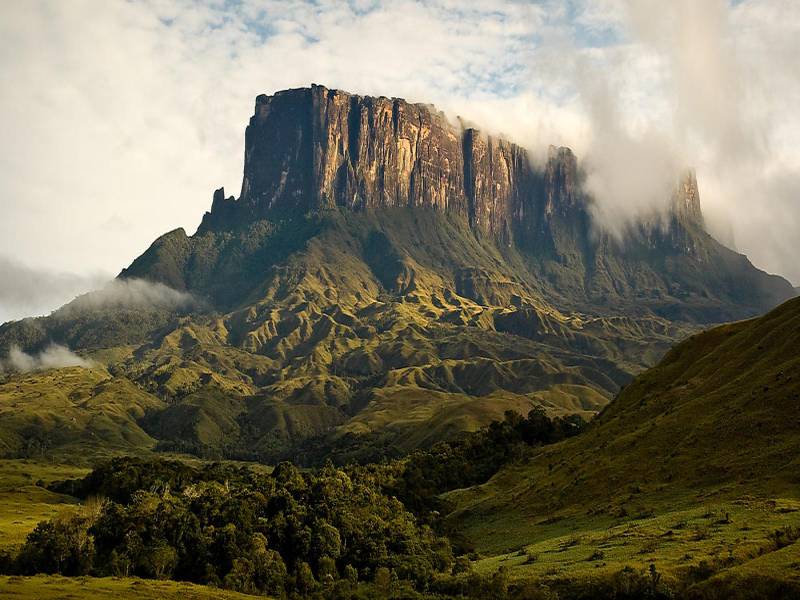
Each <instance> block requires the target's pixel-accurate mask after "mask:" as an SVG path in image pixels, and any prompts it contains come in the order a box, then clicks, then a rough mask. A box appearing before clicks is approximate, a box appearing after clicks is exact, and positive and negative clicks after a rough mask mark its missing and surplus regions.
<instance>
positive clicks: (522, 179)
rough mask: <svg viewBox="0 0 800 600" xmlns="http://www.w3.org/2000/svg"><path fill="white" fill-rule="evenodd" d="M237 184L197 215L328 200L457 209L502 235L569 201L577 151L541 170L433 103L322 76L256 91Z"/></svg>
mask: <svg viewBox="0 0 800 600" xmlns="http://www.w3.org/2000/svg"><path fill="white" fill-rule="evenodd" d="M245 138H246V142H245V146H246V148H245V166H244V178H243V183H242V190H241V195H240V197H239V199H238V200H234V199H233V198H228V199H226V198H225V197H224V192H223V191H222V190H218V191H217V192H215V195H214V201H213V205H212V210H211V213H210V214H208V215H207V216H206V219H205V221H204V224H205V226H207V227H211V226H213V225H214V224H219V223H228V222H230V220H231V219H234V218H236V217H235V216H234V213H237V212H241V211H244V212H245V213H247V215H248V216H249V217H266V216H269V215H271V214H275V213H280V212H287V211H288V212H295V213H297V212H299V213H301V214H302V213H305V212H307V211H309V210H322V209H327V208H333V207H347V208H350V209H354V210H361V209H369V208H382V207H425V208H433V209H437V210H441V211H447V212H453V213H456V214H459V215H463V216H464V217H466V218H467V219H469V222H470V223H471V224H472V225H474V226H475V227H477V228H480V229H481V230H483V231H485V232H488V233H491V234H493V235H495V236H498V237H499V238H500V239H503V240H505V241H507V242H509V243H511V242H512V241H513V240H514V239H515V238H525V237H530V236H532V235H534V234H535V232H536V230H537V227H538V226H539V225H541V223H542V220H543V218H545V215H546V214H548V213H551V212H553V211H554V210H555V211H558V210H568V209H569V207H570V206H573V205H575V204H577V203H578V202H579V194H578V191H577V187H576V186H574V185H573V182H574V180H575V177H576V176H575V173H576V161H575V157H574V155H573V154H572V152H571V151H570V150H569V149H568V148H559V149H557V150H556V149H554V150H553V153H552V155H551V157H550V161H549V164H548V166H547V168H546V171H545V173H546V174H545V175H544V176H543V174H542V173H541V172H539V171H537V170H536V169H534V168H533V167H532V165H531V162H530V159H529V157H528V154H527V152H526V150H525V149H523V148H521V147H520V146H517V145H515V144H513V143H511V142H509V141H507V140H504V139H499V138H496V137H492V136H488V135H485V134H482V133H481V132H480V131H478V130H476V129H473V128H462V127H460V126H459V125H456V124H453V123H451V122H450V121H448V120H447V118H446V117H445V115H444V114H443V113H441V112H439V111H437V110H436V109H434V108H433V107H431V106H428V105H423V104H410V103H408V102H406V101H405V100H402V99H398V98H392V99H389V98H383V97H380V98H373V97H368V96H356V95H352V94H348V93H345V92H341V91H338V90H329V89H327V88H324V87H322V86H312V87H311V88H302V89H295V90H287V91H283V92H278V93H276V94H274V95H272V96H266V95H261V96H258V98H256V106H255V112H254V115H253V117H252V118H251V119H250V124H249V125H248V127H247V132H246V135H245ZM562 200H563V201H565V202H567V204H568V205H567V206H565V207H561V208H558V207H556V205H557V204H558V203H559V202H561V201H562Z"/></svg>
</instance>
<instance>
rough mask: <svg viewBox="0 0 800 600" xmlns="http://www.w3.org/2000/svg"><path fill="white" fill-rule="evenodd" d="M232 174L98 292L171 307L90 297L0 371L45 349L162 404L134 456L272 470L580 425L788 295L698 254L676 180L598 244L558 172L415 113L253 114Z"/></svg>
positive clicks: (17, 335) (354, 108)
mask: <svg viewBox="0 0 800 600" xmlns="http://www.w3.org/2000/svg"><path fill="white" fill-rule="evenodd" d="M244 162H245V164H244V178H243V184H242V189H241V193H240V196H239V197H238V198H234V197H226V196H225V193H224V190H221V189H220V190H218V191H217V192H215V193H214V197H213V202H212V207H211V211H210V212H209V213H207V214H206V215H205V217H204V219H203V222H202V224H201V226H200V228H199V229H198V231H197V232H196V233H194V234H193V235H191V236H189V235H187V234H186V232H185V231H183V230H182V229H176V230H174V231H171V232H169V233H166V234H165V235H163V236H162V237H160V238H159V239H158V240H156V241H155V242H154V243H153V244H152V245H151V246H150V248H148V249H147V251H145V252H144V253H143V254H142V256H140V257H139V258H137V259H136V260H135V261H134V262H133V263H132V264H131V265H130V266H129V267H128V268H127V269H124V270H123V271H122V273H121V274H120V276H119V278H118V282H135V281H146V282H149V283H151V284H159V285H161V286H162V287H163V286H168V287H169V288H172V290H176V291H177V292H172V294H173V296H174V294H175V293H177V294H179V295H181V294H183V295H185V296H187V297H191V298H192V302H185V301H183V300H181V301H180V302H172V301H171V300H170V302H161V303H159V302H155V303H153V302H150V300H153V299H154V298H160V297H161V296H159V295H158V294H144V295H142V294H138V295H137V298H138V299H139V300H138V301H139V304H137V305H130V303H126V301H124V298H123V300H122V301H121V300H119V299H118V298H117V297H116V296H114V299H113V301H112V300H108V295H106V296H103V295H102V294H100V295H97V294H89V295H87V296H85V297H83V298H80V299H78V300H76V301H75V302H73V303H71V304H70V305H67V306H66V307H64V308H62V309H60V310H59V311H57V312H56V313H54V314H53V315H52V316H50V317H45V318H41V319H28V320H23V321H18V322H13V323H8V324H5V325H3V326H1V327H0V356H2V355H3V354H4V353H5V351H7V350H9V349H10V348H11V347H12V345H16V346H19V347H20V348H22V349H23V350H25V351H27V352H31V353H35V352H38V351H40V350H41V349H43V348H45V347H46V346H47V345H48V344H50V343H52V342H56V343H59V344H63V345H66V346H68V347H69V348H71V349H72V350H75V351H78V352H80V353H81V354H82V355H84V356H87V357H90V358H92V359H93V360H95V361H96V362H97V363H98V364H99V365H100V367H101V368H102V369H105V370H107V372H108V373H109V374H111V376H113V377H115V378H117V379H118V380H125V381H127V382H129V383H131V384H132V385H135V387H136V388H137V389H138V390H140V391H141V392H142V393H143V394H146V395H147V396H148V398H152V399H155V400H156V401H157V402H158V403H161V404H158V405H156V404H153V403H152V402H151V405H149V406H148V408H147V410H145V411H144V413H143V414H142V415H141V416H138V417H136V419H135V424H136V426H137V427H141V428H142V431H143V432H145V433H146V435H147V436H148V437H141V436H140V437H137V438H136V439H137V440H140V442H137V443H141V444H142V447H148V448H149V447H150V444H151V440H156V442H157V447H158V448H160V449H169V450H183V451H189V452H194V453H198V454H201V455H204V456H234V457H239V458H260V459H264V460H274V459H275V458H276V457H280V456H285V455H287V453H289V454H288V455H289V456H295V455H294V454H292V452H293V450H292V447H293V446H294V445H295V444H296V443H298V441H301V440H303V439H305V438H320V437H322V438H327V439H332V438H335V437H338V436H341V435H343V434H345V433H352V434H354V435H361V436H363V437H364V438H365V439H370V438H371V437H374V436H381V445H384V446H387V447H398V448H400V449H409V448H412V447H415V446H424V445H429V444H431V443H433V442H435V441H436V440H438V439H442V438H446V437H449V436H452V435H455V434H457V433H458V432H461V431H464V430H472V429H475V428H477V427H479V426H481V425H483V424H486V423H488V422H489V421H491V420H492V419H496V418H500V417H501V416H502V414H503V412H504V411H506V410H509V409H510V410H516V411H518V412H521V413H526V412H527V411H528V410H529V409H530V408H531V407H533V406H537V405H538V406H543V407H545V408H546V409H547V410H548V411H549V412H550V413H551V414H564V413H579V414H582V415H584V416H586V417H589V416H592V415H594V414H596V413H597V412H598V411H600V410H601V409H602V408H603V407H604V406H605V405H606V404H607V402H608V401H609V400H610V399H611V398H612V397H613V396H614V395H615V394H616V393H617V391H618V390H619V388H620V386H622V385H624V384H625V383H627V382H628V381H630V379H631V378H632V377H633V375H635V374H636V373H638V372H640V371H641V370H642V369H644V368H646V367H648V366H650V365H652V364H654V363H655V362H656V361H657V360H658V359H659V358H660V357H661V356H662V355H663V353H664V352H666V350H667V349H668V348H669V347H670V346H671V345H672V344H673V343H674V342H675V341H676V340H679V339H682V338H684V337H685V336H687V335H688V334H690V333H692V332H694V331H697V330H698V329H699V328H700V327H702V326H705V325H707V324H711V323H717V322H722V321H727V320H731V319H740V318H746V317H750V316H754V315H756V314H760V313H762V312H763V311H765V310H768V309H769V308H771V307H773V306H775V305H776V304H778V303H779V302H781V301H783V300H785V299H787V298H789V297H791V296H792V295H793V294H794V290H793V288H792V287H791V285H790V284H789V283H788V282H786V281H785V280H783V279H782V278H780V277H776V276H772V275H767V274H766V273H764V272H762V271H760V270H758V269H756V268H755V267H753V265H752V264H750V262H749V261H748V260H747V258H746V257H744V256H742V255H739V254H736V253H735V252H733V251H731V250H729V249H727V248H725V247H724V246H722V245H720V244H719V243H718V242H716V241H715V240H714V239H713V238H712V237H711V236H710V235H708V233H706V231H705V228H704V222H703V216H702V210H701V206H700V196H699V190H698V187H697V182H696V180H695V177H694V174H693V173H691V172H687V173H685V174H684V175H683V176H680V177H679V176H678V174H676V186H675V190H674V192H673V194H672V196H671V197H670V198H665V201H664V207H665V210H664V213H665V217H664V218H663V219H661V220H653V221H652V222H649V223H642V224H640V226H639V227H638V228H637V229H636V230H635V231H631V232H630V234H629V236H628V237H627V238H626V240H625V241H624V242H620V241H617V240H615V239H614V238H612V237H610V236H608V235H605V234H603V233H602V232H600V231H598V230H596V229H595V228H594V227H593V225H592V222H591V217H590V203H591V201H592V200H591V198H589V197H587V195H586V194H585V193H584V191H583V188H582V180H583V175H582V173H581V171H580V169H579V167H578V162H577V159H576V157H575V156H574V155H573V153H572V152H571V151H570V150H569V149H567V148H559V149H556V148H552V149H551V151H550V155H549V159H548V161H547V162H546V164H545V165H543V166H536V165H534V164H533V163H532V162H531V160H530V158H529V156H528V154H527V152H526V151H525V150H524V149H523V148H521V147H519V146H517V145H515V144H513V143H511V142H509V141H506V140H503V139H498V138H494V137H491V136H486V135H483V134H481V133H480V132H478V131H477V130H475V129H470V128H462V127H461V126H459V125H454V124H452V123H450V122H449V121H447V119H446V118H445V117H444V115H443V114H441V113H439V112H438V111H436V110H435V109H434V108H432V107H430V106H427V105H417V104H409V103H407V102H405V101H403V100H400V99H387V98H372V97H362V96H355V95H351V94H347V93H345V92H340V91H336V90H329V89H326V88H324V87H321V86H312V87H311V88H304V89H297V90H287V91H284V92H279V93H277V94H275V95H273V96H263V95H262V96H259V97H258V98H257V99H256V106H255V112H254V115H253V117H252V118H251V119H250V124H249V126H248V127H247V131H246V135H245V161H244ZM131 285H139V284H133V283H132V284H131ZM162 295H163V294H162ZM166 296H167V299H168V300H169V299H170V298H172V296H170V295H169V294H167V295H166ZM181 297H182V296H181ZM142 298H144V300H145V301H147V302H145V303H144V304H142ZM174 299H175V298H172V300H174ZM17 377H19V376H18V375H10V376H9V375H6V378H7V379H8V384H9V385H12V386H15V385H18V383H17V381H18V380H17V379H15V378H17ZM30 377H34V378H35V376H29V378H30ZM47 377H50V379H46V378H43V379H42V385H44V383H45V382H46V381H49V382H50V385H53V386H55V387H57V386H58V385H59V383H58V381H57V379H58V378H57V377H56V378H52V376H50V375H48V376H47ZM81 390H82V391H80V392H78V393H77V394H78V395H76V396H74V399H79V400H80V401H81V402H84V401H85V402H89V401H90V400H91V399H92V398H94V397H95V395H94V394H95V392H94V391H93V390H94V388H88V387H87V388H83V387H82V388H81ZM84 392H85V395H84ZM44 393H47V392H44ZM6 400H8V401H11V396H6V395H3V396H0V401H1V402H5V401H6ZM12 406H13V407H16V408H11V409H8V410H10V411H11V412H12V413H13V412H14V411H23V410H24V406H23V405H22V404H19V403H17V404H13V403H12ZM10 422H15V423H16V422H17V421H10ZM19 422H23V421H19ZM24 422H25V423H36V422H37V421H36V420H35V419H33V420H27V421H24ZM114 422H115V423H116V422H117V421H114ZM126 426H127V425H126ZM9 427H10V426H9ZM26 427H28V428H27V429H25V432H24V434H23V433H21V432H17V433H15V434H13V435H12V434H9V435H10V436H11V437H10V439H16V440H17V441H16V442H14V443H13V444H12V445H10V446H9V448H11V449H10V450H5V452H6V453H10V454H11V455H13V454H14V452H16V450H13V448H18V447H20V444H22V446H25V444H27V442H25V443H23V442H21V441H19V440H21V439H23V438H24V439H28V438H30V437H33V438H35V437H36V435H38V433H39V432H38V431H36V430H35V429H36V426H35V425H30V426H28V425H26ZM31 428H33V429H31ZM14 435H16V436H17V437H16V438H14V437H13V436H14ZM137 435H138V433H137ZM20 436H22V437H20ZM26 436H27V437H26Z"/></svg>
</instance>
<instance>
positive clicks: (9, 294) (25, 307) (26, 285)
mask: <svg viewBox="0 0 800 600" xmlns="http://www.w3.org/2000/svg"><path fill="white" fill-rule="evenodd" d="M109 279H111V276H110V275H104V274H102V273H89V274H86V275H80V274H75V273H64V272H59V271H53V270H51V269H36V268H32V267H30V266H28V265H25V264H23V263H20V262H19V261H17V260H15V259H13V258H9V257H4V256H0V323H3V322H5V321H9V320H11V319H21V318H22V317H29V316H36V315H44V314H47V313H49V312H50V311H51V310H53V309H54V308H55V307H57V306H61V305H62V304H64V303H65V302H69V301H70V300H72V299H73V298H75V297H76V296H77V295H78V294H82V293H83V292H85V291H86V290H87V289H92V288H96V287H99V286H101V285H103V284H104V283H105V282H107V281H108V280H109Z"/></svg>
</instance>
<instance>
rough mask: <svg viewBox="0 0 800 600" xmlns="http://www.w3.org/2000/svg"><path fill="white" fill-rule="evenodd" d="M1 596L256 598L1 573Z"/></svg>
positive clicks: (174, 585) (115, 580) (168, 584)
mask: <svg viewBox="0 0 800 600" xmlns="http://www.w3.org/2000/svg"><path fill="white" fill-rule="evenodd" d="M0 596H2V597H3V598H8V599H15V598H19V599H23V598H24V599H26V600H27V599H33V598H36V599H37V600H62V599H66V598H70V599H79V598H117V599H119V600H128V599H130V600H151V599H152V600H161V599H162V598H163V599H164V600H170V599H174V600H237V599H240V600H244V599H246V598H253V596H249V595H247V594H239V593H236V592H229V591H226V590H219V589H215V588H210V587H207V586H202V585H196V584H192V583H185V582H177V581H154V580H150V579H136V578H127V577H101V578H98V577H59V576H52V575H37V576H35V577H7V576H0Z"/></svg>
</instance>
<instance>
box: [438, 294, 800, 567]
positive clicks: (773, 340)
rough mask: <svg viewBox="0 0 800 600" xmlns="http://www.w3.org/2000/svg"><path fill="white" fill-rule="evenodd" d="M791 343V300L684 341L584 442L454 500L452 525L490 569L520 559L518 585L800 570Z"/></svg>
mask: <svg viewBox="0 0 800 600" xmlns="http://www.w3.org/2000/svg"><path fill="white" fill-rule="evenodd" d="M799 344H800V300H792V301H789V302H787V303H785V304H784V305H782V306H781V307H779V308H777V309H775V310H774V311H772V312H770V313H768V314H767V315H765V316H763V317H760V318H757V319H753V320H750V321H744V322H739V323H732V324H729V325H724V326H721V327H718V328H715V329H712V330H709V331H707V332H704V333H702V334H699V335H696V336H694V337H692V338H690V339H689V340H687V341H686V342H684V343H682V344H680V345H678V346H677V347H676V348H675V349H674V350H672V351H671V352H670V353H669V354H668V355H667V356H666V357H665V359H664V360H663V361H662V362H661V363H660V364H659V365H658V366H657V367H654V368H653V369H650V370H648V371H646V372H645V373H643V374H642V375H641V376H639V377H638V378H637V379H636V380H635V381H634V382H633V383H632V384H631V385H629V386H627V387H626V388H625V389H624V390H623V391H622V392H621V394H620V395H619V397H618V398H617V399H616V400H615V401H614V402H613V403H612V404H611V405H609V407H608V408H607V409H606V410H605V411H604V412H603V413H602V414H601V415H600V416H599V417H598V418H597V419H596V420H595V421H593V422H592V423H591V425H590V426H589V427H588V428H587V429H586V431H585V432H584V433H582V434H581V435H580V436H577V437H576V438H573V439H570V440H566V441H564V442H562V443H560V444H556V445H553V446H548V447H543V448H541V449H539V450H536V451H534V452H532V453H531V454H530V456H528V457H526V459H525V460H523V461H520V462H518V463H516V464H513V465H509V466H506V467H505V468H503V469H501V471H500V472H499V473H498V474H497V475H496V476H495V477H494V478H493V479H492V480H490V481H489V482H487V483H486V484H485V485H483V486H480V487H477V488H474V489H471V490H464V491H459V492H454V493H452V494H449V495H448V500H449V501H451V502H454V503H455V504H456V505H457V507H458V508H457V510H456V511H455V512H454V514H453V515H451V519H450V523H451V526H453V527H462V528H464V530H465V532H466V534H467V535H468V536H469V537H470V539H472V540H474V542H475V543H476V545H477V547H478V549H479V550H480V551H482V552H486V553H492V554H497V555H498V557H497V558H494V559H487V561H489V562H488V563H487V567H486V568H489V569H491V568H492V567H491V564H492V561H495V562H494V565H495V568H496V565H497V562H496V561H498V560H501V559H502V558H504V557H505V558H508V557H510V556H512V555H513V553H514V552H517V551H518V550H519V551H520V552H521V555H522V558H520V559H516V560H514V562H513V563H510V564H509V563H506V564H509V566H512V564H513V567H514V568H513V569H512V573H513V574H514V576H517V577H526V576H528V577H529V576H539V577H541V576H544V575H545V574H547V573H548V571H551V572H550V576H555V575H556V574H557V573H566V572H570V573H572V574H573V575H574V574H575V573H576V570H577V571H578V572H579V571H580V570H587V571H589V572H591V571H592V570H594V569H595V566H596V565H607V566H608V568H609V569H613V568H619V566H620V565H621V564H625V562H629V564H630V563H633V564H636V562H637V561H638V562H639V563H640V564H641V563H644V562H645V561H649V560H656V561H658V562H660V564H661V565H662V566H664V567H666V566H669V567H670V568H671V569H673V570H674V571H675V573H678V574H680V573H685V572H686V571H687V570H688V569H690V568H696V567H697V565H698V564H699V562H701V561H702V560H706V562H707V564H708V565H711V568H710V569H709V571H708V576H710V575H711V574H713V573H714V572H715V571H716V570H723V572H724V573H728V572H729V571H730V572H733V571H735V570H738V571H739V572H742V573H744V572H748V566H747V565H748V564H749V563H750V562H752V561H756V560H761V559H760V558H759V557H760V556H761V555H762V554H764V553H767V554H771V553H773V552H777V551H779V550H780V551H781V552H782V553H788V556H794V557H795V558H794V563H793V562H792V560H791V559H790V560H789V561H788V563H786V564H787V565H791V564H800V545H798V544H797V543H795V542H794V539H795V538H796V535H795V533H794V532H796V528H797V527H798V526H800V517H798V514H800V511H798V508H799V506H798V498H800V479H798V473H800V471H799V470H798V466H799V465H798V460H799V459H798V457H800V435H798V432H800V423H799V422H798V420H797V408H798V406H799V404H798V403H799V402H800V377H799V376H798V374H799V373H800V345H799ZM702 515H709V516H708V517H703V516H702ZM512 523H513V524H515V525H514V527H511V525H510V524H512ZM509 531H513V534H512V535H509ZM786 536H788V537H786ZM780 539H784V540H785V542H781V541H779V540H780ZM706 540H707V541H706ZM784 546H785V547H786V550H785V551H784V550H783V548H784ZM728 548H739V550H740V551H741V553H740V554H739V553H733V554H731V555H730V556H728V550H727V549H728ZM573 551H574V553H573ZM509 552H511V554H508V553H509ZM552 552H557V554H550V553H552ZM639 552H641V554H639ZM528 553H530V554H531V555H533V556H536V557H542V558H541V560H536V559H534V560H531V561H527V559H526V556H527V555H528ZM595 554H596V556H595ZM684 554H685V556H684ZM548 555H550V556H549V557H548V558H547V559H545V558H544V557H545V556H548ZM590 556H594V558H592V559H591V560H588V558H587V557H590ZM556 557H557V558H556ZM581 557H583V558H587V560H585V561H584V560H583V559H582V558H581ZM637 557H638V560H637ZM553 561H555V562H556V563H557V564H554V563H553ZM726 561H729V562H726ZM764 563H765V564H767V563H768V560H767V559H764ZM777 571H778V573H777V574H776V576H777V578H778V579H782V578H783V577H784V575H782V574H781V573H780V569H778V570H777ZM749 572H750V574H752V571H749ZM729 574H730V573H729Z"/></svg>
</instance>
